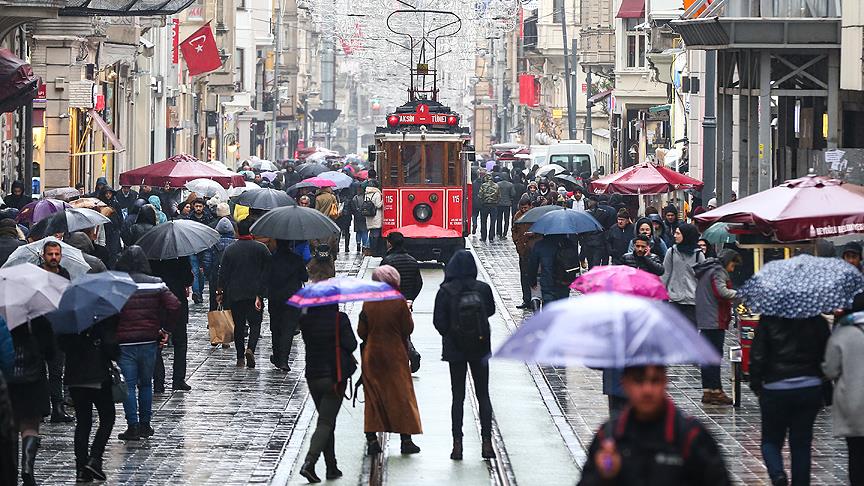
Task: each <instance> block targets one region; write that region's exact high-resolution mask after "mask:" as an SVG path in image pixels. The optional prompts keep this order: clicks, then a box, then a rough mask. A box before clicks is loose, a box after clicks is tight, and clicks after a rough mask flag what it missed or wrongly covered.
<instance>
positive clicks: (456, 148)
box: [447, 143, 462, 186]
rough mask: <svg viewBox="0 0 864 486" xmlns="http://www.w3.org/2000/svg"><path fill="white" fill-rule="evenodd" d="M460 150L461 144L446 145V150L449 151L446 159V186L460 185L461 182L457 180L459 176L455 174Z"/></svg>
mask: <svg viewBox="0 0 864 486" xmlns="http://www.w3.org/2000/svg"><path fill="white" fill-rule="evenodd" d="M461 148H462V144H461V143H451V144H448V149H449V150H450V154H449V156H448V157H447V185H450V186H455V185H460V184H461V183H462V182H461V180H460V178H459V174H457V173H456V168H457V164H458V162H459V158H460V157H461V156H462V154H461V153H460V151H461V150H460V149H461Z"/></svg>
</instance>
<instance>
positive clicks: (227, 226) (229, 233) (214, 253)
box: [207, 216, 234, 286]
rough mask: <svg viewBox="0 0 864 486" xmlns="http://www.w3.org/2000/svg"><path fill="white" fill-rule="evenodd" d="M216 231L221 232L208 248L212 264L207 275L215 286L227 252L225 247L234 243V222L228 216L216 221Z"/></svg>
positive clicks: (208, 279)
mask: <svg viewBox="0 0 864 486" xmlns="http://www.w3.org/2000/svg"><path fill="white" fill-rule="evenodd" d="M216 231H218V232H219V241H217V242H216V244H215V245H213V246H212V247H210V249H209V250H207V251H208V252H209V253H210V255H209V257H208V260H209V261H210V266H209V267H207V268H209V269H210V273H209V275H207V281H208V282H210V285H213V286H215V285H216V280H217V279H218V278H219V269H220V268H221V267H222V254H223V253H224V252H225V248H228V245H230V244H231V243H234V224H233V223H231V219H230V218H228V217H227V216H226V217H224V218H222V219H220V220H219V222H218V223H216Z"/></svg>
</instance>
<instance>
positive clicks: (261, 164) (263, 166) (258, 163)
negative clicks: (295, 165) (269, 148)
mask: <svg viewBox="0 0 864 486" xmlns="http://www.w3.org/2000/svg"><path fill="white" fill-rule="evenodd" d="M252 167H253V168H254V169H258V170H260V171H270V172H272V171H277V170H279V167H276V164H274V163H273V162H270V161H269V160H263V159H260V160H255V161H253V162H252Z"/></svg>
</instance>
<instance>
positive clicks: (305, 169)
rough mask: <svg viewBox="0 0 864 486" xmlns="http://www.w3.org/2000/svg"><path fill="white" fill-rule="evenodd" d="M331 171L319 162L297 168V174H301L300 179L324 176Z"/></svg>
mask: <svg viewBox="0 0 864 486" xmlns="http://www.w3.org/2000/svg"><path fill="white" fill-rule="evenodd" d="M329 170H330V169H328V168H327V167H326V166H324V165H323V164H319V163H317V162H308V163H305V164H303V165H301V166H300V167H297V173H298V174H300V177H302V178H303V179H308V178H310V177H316V176H318V175H319V174H323V173H325V172H327V171H329Z"/></svg>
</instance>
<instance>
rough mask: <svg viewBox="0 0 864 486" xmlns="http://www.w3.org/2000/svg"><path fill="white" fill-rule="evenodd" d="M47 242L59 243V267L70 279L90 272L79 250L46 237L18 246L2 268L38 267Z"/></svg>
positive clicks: (88, 265) (51, 237)
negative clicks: (17, 266) (60, 254)
mask: <svg viewBox="0 0 864 486" xmlns="http://www.w3.org/2000/svg"><path fill="white" fill-rule="evenodd" d="M49 241H56V242H58V243H60V248H61V249H62V252H63V256H62V257H61V258H60V266H61V267H63V268H65V269H66V270H67V271H68V272H69V275H70V276H71V277H72V278H75V277H80V276H81V275H84V274H85V273H87V272H89V271H90V264H89V263H87V261H86V260H84V254H83V253H81V250H79V249H78V248H75V247H74V246H72V245H69V244H66V243H63V242H62V241H60V240H58V239H57V238H54V237H53V236H48V237H46V238H43V239H41V240H39V241H34V242H33V243H29V244H27V245H24V246H19V247H18V248H16V249H15V251H13V252H12V254H11V255H9V259H8V260H6V263H5V264H3V268H7V267H14V266H15V265H20V264H22V263H32V264H34V265H40V264H41V263H42V247H44V246H45V243H47V242H49Z"/></svg>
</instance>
